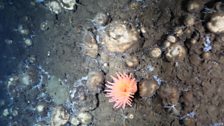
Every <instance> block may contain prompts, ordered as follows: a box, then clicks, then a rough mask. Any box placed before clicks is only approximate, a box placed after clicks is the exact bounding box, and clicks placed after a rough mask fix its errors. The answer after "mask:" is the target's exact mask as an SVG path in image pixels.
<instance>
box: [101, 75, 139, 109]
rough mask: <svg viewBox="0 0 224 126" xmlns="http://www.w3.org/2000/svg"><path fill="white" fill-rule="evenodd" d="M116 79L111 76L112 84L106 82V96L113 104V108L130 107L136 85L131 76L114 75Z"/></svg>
mask: <svg viewBox="0 0 224 126" xmlns="http://www.w3.org/2000/svg"><path fill="white" fill-rule="evenodd" d="M116 75H117V78H116V77H113V76H111V78H112V79H113V83H112V82H107V84H106V87H107V89H106V90H105V91H106V96H107V97H110V99H109V102H115V103H114V106H113V107H114V108H121V107H122V108H123V109H124V108H125V106H126V105H129V106H131V102H132V98H133V97H134V96H133V95H134V94H135V92H136V91H137V83H136V80H135V78H134V77H133V76H132V74H129V75H127V74H125V73H123V74H122V73H116Z"/></svg>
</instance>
